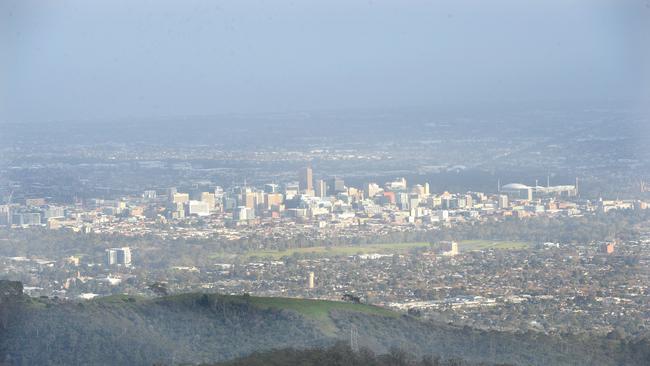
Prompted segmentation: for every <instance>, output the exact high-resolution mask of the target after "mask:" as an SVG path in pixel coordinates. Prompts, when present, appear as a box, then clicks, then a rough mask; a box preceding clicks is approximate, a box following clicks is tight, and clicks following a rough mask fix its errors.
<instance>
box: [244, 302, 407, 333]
mask: <svg viewBox="0 0 650 366" xmlns="http://www.w3.org/2000/svg"><path fill="white" fill-rule="evenodd" d="M249 299H250V300H249V301H250V302H251V303H252V304H253V305H255V306H257V307H260V308H263V309H266V308H273V309H287V310H293V311H295V312H297V313H300V314H301V315H303V316H305V317H306V318H310V319H313V320H315V321H317V322H318V323H319V324H320V325H321V329H322V330H323V331H324V332H326V333H328V334H334V333H335V332H336V326H335V325H334V323H333V322H332V320H331V319H330V317H329V313H330V311H332V310H341V311H352V312H357V313H364V314H369V315H378V316H385V317H392V318H395V317H398V316H399V314H398V313H396V312H393V311H390V310H388V309H384V308H380V307H377V306H371V305H364V304H353V303H349V302H340V301H327V300H310V299H293V298H286V297H253V296H251V297H250V298H249Z"/></svg>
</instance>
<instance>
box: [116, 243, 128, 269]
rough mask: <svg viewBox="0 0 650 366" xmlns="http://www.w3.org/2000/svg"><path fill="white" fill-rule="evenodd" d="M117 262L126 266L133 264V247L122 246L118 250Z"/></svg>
mask: <svg viewBox="0 0 650 366" xmlns="http://www.w3.org/2000/svg"><path fill="white" fill-rule="evenodd" d="M117 264H121V265H124V266H126V267H128V266H130V265H131V248H129V247H122V248H119V249H118V250H117Z"/></svg>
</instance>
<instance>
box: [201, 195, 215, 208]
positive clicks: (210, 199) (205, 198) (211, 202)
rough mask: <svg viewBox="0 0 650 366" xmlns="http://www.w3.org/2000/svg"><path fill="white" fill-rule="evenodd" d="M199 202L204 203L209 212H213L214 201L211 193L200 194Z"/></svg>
mask: <svg viewBox="0 0 650 366" xmlns="http://www.w3.org/2000/svg"><path fill="white" fill-rule="evenodd" d="M201 202H205V203H207V204H208V209H209V210H210V211H212V210H214V207H215V205H216V199H215V196H214V193H212V192H201Z"/></svg>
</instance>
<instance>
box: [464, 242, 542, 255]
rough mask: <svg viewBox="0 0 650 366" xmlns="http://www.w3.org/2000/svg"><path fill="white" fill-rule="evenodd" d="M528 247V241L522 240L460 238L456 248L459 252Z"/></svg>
mask: <svg viewBox="0 0 650 366" xmlns="http://www.w3.org/2000/svg"><path fill="white" fill-rule="evenodd" d="M528 247H530V243H526V242H523V241H501V240H461V241H459V242H458V249H459V250H460V251H461V252H471V251H474V250H485V249H526V248H528Z"/></svg>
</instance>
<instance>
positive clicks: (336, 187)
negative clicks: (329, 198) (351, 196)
mask: <svg viewBox="0 0 650 366" xmlns="http://www.w3.org/2000/svg"><path fill="white" fill-rule="evenodd" d="M330 191H331V192H330V193H331V194H332V195H336V194H337V193H341V192H345V182H344V181H343V179H342V178H338V177H334V178H332V183H331V184H330Z"/></svg>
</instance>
